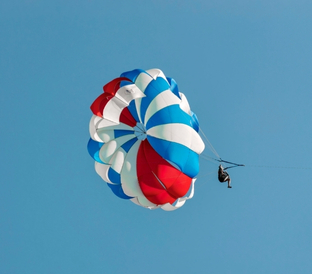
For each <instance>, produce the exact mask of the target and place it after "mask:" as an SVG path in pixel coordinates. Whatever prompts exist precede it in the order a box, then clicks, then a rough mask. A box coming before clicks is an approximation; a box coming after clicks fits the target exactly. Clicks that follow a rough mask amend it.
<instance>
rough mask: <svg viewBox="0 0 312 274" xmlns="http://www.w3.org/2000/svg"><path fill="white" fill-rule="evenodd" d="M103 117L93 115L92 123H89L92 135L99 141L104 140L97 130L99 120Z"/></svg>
mask: <svg viewBox="0 0 312 274" xmlns="http://www.w3.org/2000/svg"><path fill="white" fill-rule="evenodd" d="M101 119H102V117H99V116H96V115H93V116H92V117H91V120H90V123H89V132H90V137H91V138H92V139H93V140H94V141H97V142H101V143H102V142H103V141H102V140H101V138H100V137H99V136H98V134H97V132H96V124H98V123H99V121H100V120H101Z"/></svg>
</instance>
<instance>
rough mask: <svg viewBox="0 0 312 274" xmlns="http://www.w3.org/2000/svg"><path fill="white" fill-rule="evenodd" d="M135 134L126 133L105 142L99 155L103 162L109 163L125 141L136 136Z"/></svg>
mask: <svg viewBox="0 0 312 274" xmlns="http://www.w3.org/2000/svg"><path fill="white" fill-rule="evenodd" d="M134 137H135V135H133V134H131V135H125V136H121V137H118V138H116V139H113V140H111V141H109V142H108V143H106V144H104V145H103V146H102V147H101V149H100V153H99V157H100V159H101V160H102V162H104V163H106V164H108V163H109V162H110V160H111V158H112V157H113V155H114V153H115V152H116V151H117V149H119V147H120V146H122V145H123V144H124V143H126V142H128V141H129V140H130V139H132V138H134Z"/></svg>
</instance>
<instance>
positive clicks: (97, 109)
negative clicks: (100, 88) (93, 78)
mask: <svg viewBox="0 0 312 274" xmlns="http://www.w3.org/2000/svg"><path fill="white" fill-rule="evenodd" d="M111 98H113V96H112V95H110V94H107V93H102V94H101V95H100V96H99V97H98V98H96V99H95V101H94V102H93V103H92V105H91V107H90V109H91V111H92V112H93V114H94V115H97V116H100V117H103V109H104V107H105V106H106V104H107V102H108V101H109V100H110V99H111Z"/></svg>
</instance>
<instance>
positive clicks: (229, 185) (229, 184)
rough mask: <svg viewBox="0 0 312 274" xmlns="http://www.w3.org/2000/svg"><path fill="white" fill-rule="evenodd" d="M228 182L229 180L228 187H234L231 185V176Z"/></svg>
mask: <svg viewBox="0 0 312 274" xmlns="http://www.w3.org/2000/svg"><path fill="white" fill-rule="evenodd" d="M227 182H228V188H232V186H231V178H230V177H229V178H228V179H227Z"/></svg>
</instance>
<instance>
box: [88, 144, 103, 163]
mask: <svg viewBox="0 0 312 274" xmlns="http://www.w3.org/2000/svg"><path fill="white" fill-rule="evenodd" d="M103 145H104V143H100V142H97V141H94V140H93V139H91V138H90V139H89V142H88V145H87V148H88V152H89V154H90V156H91V157H92V158H93V159H94V160H95V161H97V162H99V163H101V164H104V163H103V162H102V161H101V159H100V157H99V151H100V149H101V147H102V146H103Z"/></svg>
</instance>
